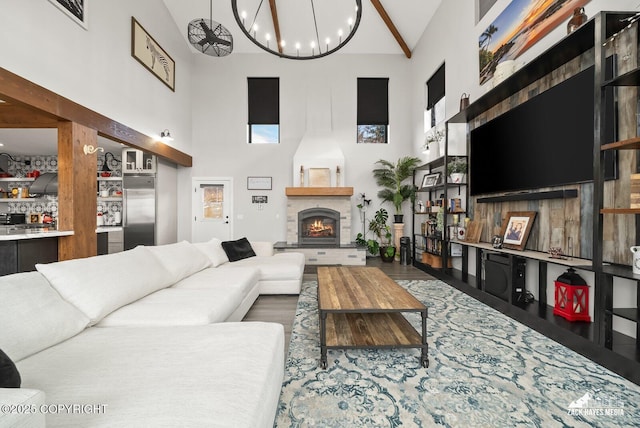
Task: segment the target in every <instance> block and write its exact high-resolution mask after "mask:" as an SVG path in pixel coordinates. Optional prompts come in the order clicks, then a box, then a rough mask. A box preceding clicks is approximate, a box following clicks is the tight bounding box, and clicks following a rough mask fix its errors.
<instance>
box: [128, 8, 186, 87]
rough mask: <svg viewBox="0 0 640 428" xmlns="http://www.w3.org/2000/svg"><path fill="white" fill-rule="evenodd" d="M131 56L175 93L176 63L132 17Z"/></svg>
mask: <svg viewBox="0 0 640 428" xmlns="http://www.w3.org/2000/svg"><path fill="white" fill-rule="evenodd" d="M131 56H132V57H134V58H135V59H136V60H137V61H138V62H139V63H140V64H142V65H143V66H144V67H145V68H146V69H147V70H149V71H150V72H151V73H153V75H154V76H156V77H157V78H158V79H160V80H161V81H162V83H164V84H165V85H167V86H168V87H169V89H171V90H172V91H174V92H175V90H176V75H175V72H176V63H175V61H174V60H173V59H172V58H171V57H170V56H169V54H168V53H166V52H165V51H164V49H162V48H161V47H160V45H159V44H158V42H156V41H155V40H154V39H153V37H151V35H150V34H149V33H147V31H146V30H145V29H144V28H143V27H142V25H140V23H139V22H138V21H137V20H136V19H135V18H134V17H133V16H132V17H131Z"/></svg>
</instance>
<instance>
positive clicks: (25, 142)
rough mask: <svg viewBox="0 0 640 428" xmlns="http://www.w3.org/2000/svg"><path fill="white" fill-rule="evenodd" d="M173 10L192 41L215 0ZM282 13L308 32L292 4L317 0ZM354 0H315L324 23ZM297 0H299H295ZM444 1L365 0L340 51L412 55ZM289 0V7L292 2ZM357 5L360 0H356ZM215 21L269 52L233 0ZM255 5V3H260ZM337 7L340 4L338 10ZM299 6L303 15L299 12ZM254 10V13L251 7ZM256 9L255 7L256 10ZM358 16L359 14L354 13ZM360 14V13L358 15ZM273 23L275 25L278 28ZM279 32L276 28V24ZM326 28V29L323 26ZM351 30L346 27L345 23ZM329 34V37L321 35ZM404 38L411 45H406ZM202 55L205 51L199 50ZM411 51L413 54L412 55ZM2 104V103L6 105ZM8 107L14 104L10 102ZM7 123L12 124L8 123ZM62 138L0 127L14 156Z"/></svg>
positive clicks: (283, 4) (238, 45) (290, 25)
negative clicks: (192, 30) (241, 22)
mask: <svg viewBox="0 0 640 428" xmlns="http://www.w3.org/2000/svg"><path fill="white" fill-rule="evenodd" d="M163 1H164V3H165V5H166V7H167V9H168V10H169V12H170V13H171V15H172V17H173V19H174V20H175V22H176V25H177V27H178V28H179V30H180V32H181V34H182V35H183V37H184V40H185V43H186V44H187V45H189V43H188V40H187V31H186V30H187V26H188V24H189V22H190V21H191V20H193V19H196V18H209V14H210V9H209V7H210V4H209V1H208V0H188V1H185V0H163ZM270 1H271V0H264V4H263V6H262V7H263V8H266V11H265V13H267V12H268V9H269V6H270V5H269V3H270ZM273 1H275V5H276V8H277V13H278V21H279V26H280V30H281V33H282V38H283V39H285V38H286V37H287V36H290V37H291V38H295V36H292V35H291V34H297V33H298V32H300V33H302V29H300V28H297V26H298V27H299V26H306V27H308V26H310V25H313V21H312V18H311V17H309V16H299V15H300V14H299V10H300V9H299V8H298V9H295V8H293V7H292V6H290V5H291V4H293V3H298V4H300V3H301V2H305V3H306V2H309V3H310V2H311V0H273ZM346 1H354V0H314V5H315V8H316V11H317V13H318V26H319V28H321V27H322V26H324V25H340V22H342V23H343V24H344V23H345V22H346V18H345V17H343V16H334V15H337V14H331V13H328V14H327V13H324V12H323V8H326V7H327V6H328V5H330V4H331V3H332V2H339V3H338V4H341V3H344V2H346ZM237 2H238V3H237V4H238V9H239V10H242V8H243V7H250V5H252V4H253V5H255V4H258V3H259V2H260V0H237ZM292 2H293V3H292ZM440 2H441V0H362V19H361V22H360V26H359V28H358V30H357V32H356V34H355V35H354V37H353V39H352V40H351V41H349V43H348V44H347V45H346V46H345V47H344V48H342V49H341V50H340V51H338V52H337V53H335V55H340V54H347V53H348V54H400V55H407V53H409V55H410V52H411V51H412V50H413V49H414V48H415V46H416V44H417V43H418V40H419V39H420V37H421V36H422V33H423V32H424V29H425V27H426V26H427V24H428V22H429V20H430V19H431V17H432V16H433V14H434V13H435V11H436V9H437V8H438V7H439V6H440ZM288 4H289V6H288ZM354 4H355V1H354ZM212 5H213V8H212V9H213V20H214V21H217V22H219V23H221V24H222V25H224V26H225V27H226V28H227V29H228V30H229V31H230V32H231V34H232V35H233V41H234V48H233V53H232V54H231V55H233V54H234V53H263V51H262V50H261V49H260V48H259V47H257V46H256V45H255V44H253V43H252V42H251V41H250V40H249V39H248V38H247V37H246V36H245V35H244V34H243V33H242V31H241V30H240V28H239V27H238V25H237V23H236V20H235V18H234V16H233V11H232V8H231V0H213V4H212ZM254 7H255V6H254ZM380 9H384V11H383V13H382V14H385V13H386V15H387V16H388V19H387V21H390V22H391V23H392V25H391V26H392V27H393V26H395V29H396V30H397V34H398V35H399V37H400V41H398V39H397V38H396V37H394V34H392V31H391V30H390V26H389V25H388V22H385V20H383V18H382V17H381V13H380V12H379V10H380ZM336 10H337V9H336ZM296 11H298V15H296V13H295V12H296ZM247 12H248V14H249V13H251V12H250V11H249V10H248V11H247ZM253 13H255V12H253ZM354 15H355V14H354ZM354 17H355V16H354ZM334 18H335V21H336V23H331V24H329V23H328V21H329V20H333V19H334ZM272 28H273V27H272ZM271 31H273V29H271ZM320 31H321V30H320ZM345 31H346V28H345ZM320 37H321V38H322V39H324V37H325V36H323V35H321V36H320ZM402 43H405V44H406V46H405V47H404V49H403V46H402ZM189 48H190V49H192V51H193V52H194V54H199V53H198V52H197V51H196V50H195V49H194V48H193V47H191V46H190V45H189ZM199 55H201V54H199ZM407 56H408V55H407ZM0 105H1V104H0ZM3 107H8V106H7V105H6V104H5V105H4V106H3ZM5 126H6V124H5ZM56 141H57V137H56V130H55V129H33V128H31V129H29V130H28V131H26V130H24V129H8V128H6V127H2V126H0V143H4V144H5V145H4V146H0V153H1V152H6V153H10V154H13V155H18V154H22V155H36V154H40V155H51V154H56V153H57V145H56V144H55V142H56ZM98 143H99V145H100V146H104V147H105V148H106V149H107V150H111V151H114V150H119V147H120V146H119V145H118V144H117V143H115V142H113V141H110V140H107V139H105V138H102V137H99V141H98Z"/></svg>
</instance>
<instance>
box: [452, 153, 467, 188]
mask: <svg viewBox="0 0 640 428" xmlns="http://www.w3.org/2000/svg"><path fill="white" fill-rule="evenodd" d="M466 173H467V160H466V159H464V158H455V159H454V160H452V161H451V162H449V164H447V175H448V176H449V182H450V183H464V175H465V174H466Z"/></svg>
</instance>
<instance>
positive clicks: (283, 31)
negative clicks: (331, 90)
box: [231, 0, 362, 59]
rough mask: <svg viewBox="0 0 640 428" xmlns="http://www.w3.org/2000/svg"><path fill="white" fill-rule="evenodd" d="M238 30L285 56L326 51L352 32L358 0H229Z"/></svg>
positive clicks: (313, 55) (310, 55)
mask: <svg viewBox="0 0 640 428" xmlns="http://www.w3.org/2000/svg"><path fill="white" fill-rule="evenodd" d="M231 7H232V9H233V15H234V17H235V19H236V22H237V23H238V26H239V27H240V29H241V30H242V32H243V33H244V34H245V35H246V36H247V37H248V38H249V40H251V41H252V42H253V43H255V44H256V45H257V46H258V47H260V48H261V49H263V50H265V51H267V52H269V53H271V54H273V55H277V56H279V57H281V58H288V59H314V58H321V57H324V56H327V55H330V54H332V53H334V52H336V51H337V50H339V49H340V48H342V47H343V46H344V45H346V44H347V43H348V42H349V40H351V38H352V37H353V36H354V34H355V33H356V30H357V29H358V25H360V18H361V17H362V0H315V1H314V0H278V4H277V7H276V0H268V1H265V0H232V1H231Z"/></svg>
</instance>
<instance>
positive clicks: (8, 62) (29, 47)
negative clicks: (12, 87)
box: [0, 0, 192, 153]
mask: <svg viewBox="0 0 640 428" xmlns="http://www.w3.org/2000/svg"><path fill="white" fill-rule="evenodd" d="M89 6H90V8H89V9H88V11H89V13H88V20H89V21H88V22H89V28H88V31H87V30H85V29H83V28H82V27H80V26H79V25H77V24H76V23H74V22H73V21H72V20H71V19H69V18H68V17H67V16H66V15H65V14H63V13H62V12H61V11H60V10H58V9H57V8H56V7H55V6H53V5H52V4H51V3H50V2H48V1H46V0H38V1H33V0H30V1H24V0H0V67H3V68H5V69H7V70H9V71H11V72H13V73H15V74H17V75H19V76H22V77H24V78H25V79H28V80H30V81H32V82H34V83H36V84H38V85H40V86H44V87H45V88H47V89H50V90H52V91H54V92H56V93H58V94H60V95H63V96H64V97H66V98H69V99H71V100H73V101H75V102H77V103H79V104H81V105H83V106H85V107H88V108H90V109H92V110H95V111H97V112H99V113H101V114H103V115H105V116H107V117H109V118H111V119H114V120H116V121H118V122H121V123H123V124H125V125H127V126H129V127H131V128H133V129H135V130H137V131H140V132H142V133H144V134H147V135H149V136H155V135H158V134H159V133H160V132H161V131H162V130H163V129H165V128H168V129H170V130H171V133H172V135H173V136H174V137H175V138H176V140H175V141H174V142H173V143H172V145H173V146H174V147H176V148H177V149H179V150H182V151H185V152H187V153H190V152H191V83H190V75H191V64H190V62H191V58H192V54H191V53H190V51H189V49H188V46H187V45H186V43H185V41H184V38H183V37H182V34H181V30H179V29H178V28H177V27H176V25H175V23H174V21H173V20H172V19H171V16H170V15H169V12H168V11H167V9H166V7H165V6H164V3H163V2H161V1H158V0H136V1H129V0H109V1H91V2H89ZM131 16H134V17H135V18H136V19H137V20H138V21H139V22H140V23H141V24H142V25H143V26H144V27H145V29H146V30H147V31H148V32H149V33H150V34H151V35H152V36H153V37H154V39H155V40H156V41H157V42H158V43H159V44H160V45H161V46H162V48H163V49H164V50H165V51H166V52H167V53H168V54H169V55H170V56H171V57H172V58H173V60H174V61H175V62H176V92H172V91H171V90H170V89H169V88H168V87H167V86H165V85H164V84H163V83H162V82H161V81H160V80H158V79H157V78H156V77H155V76H154V75H153V74H151V73H150V72H149V71H147V69H145V68H144V67H143V66H142V65H140V64H139V63H138V62H137V61H136V60H135V59H134V58H133V57H132V56H131Z"/></svg>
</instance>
